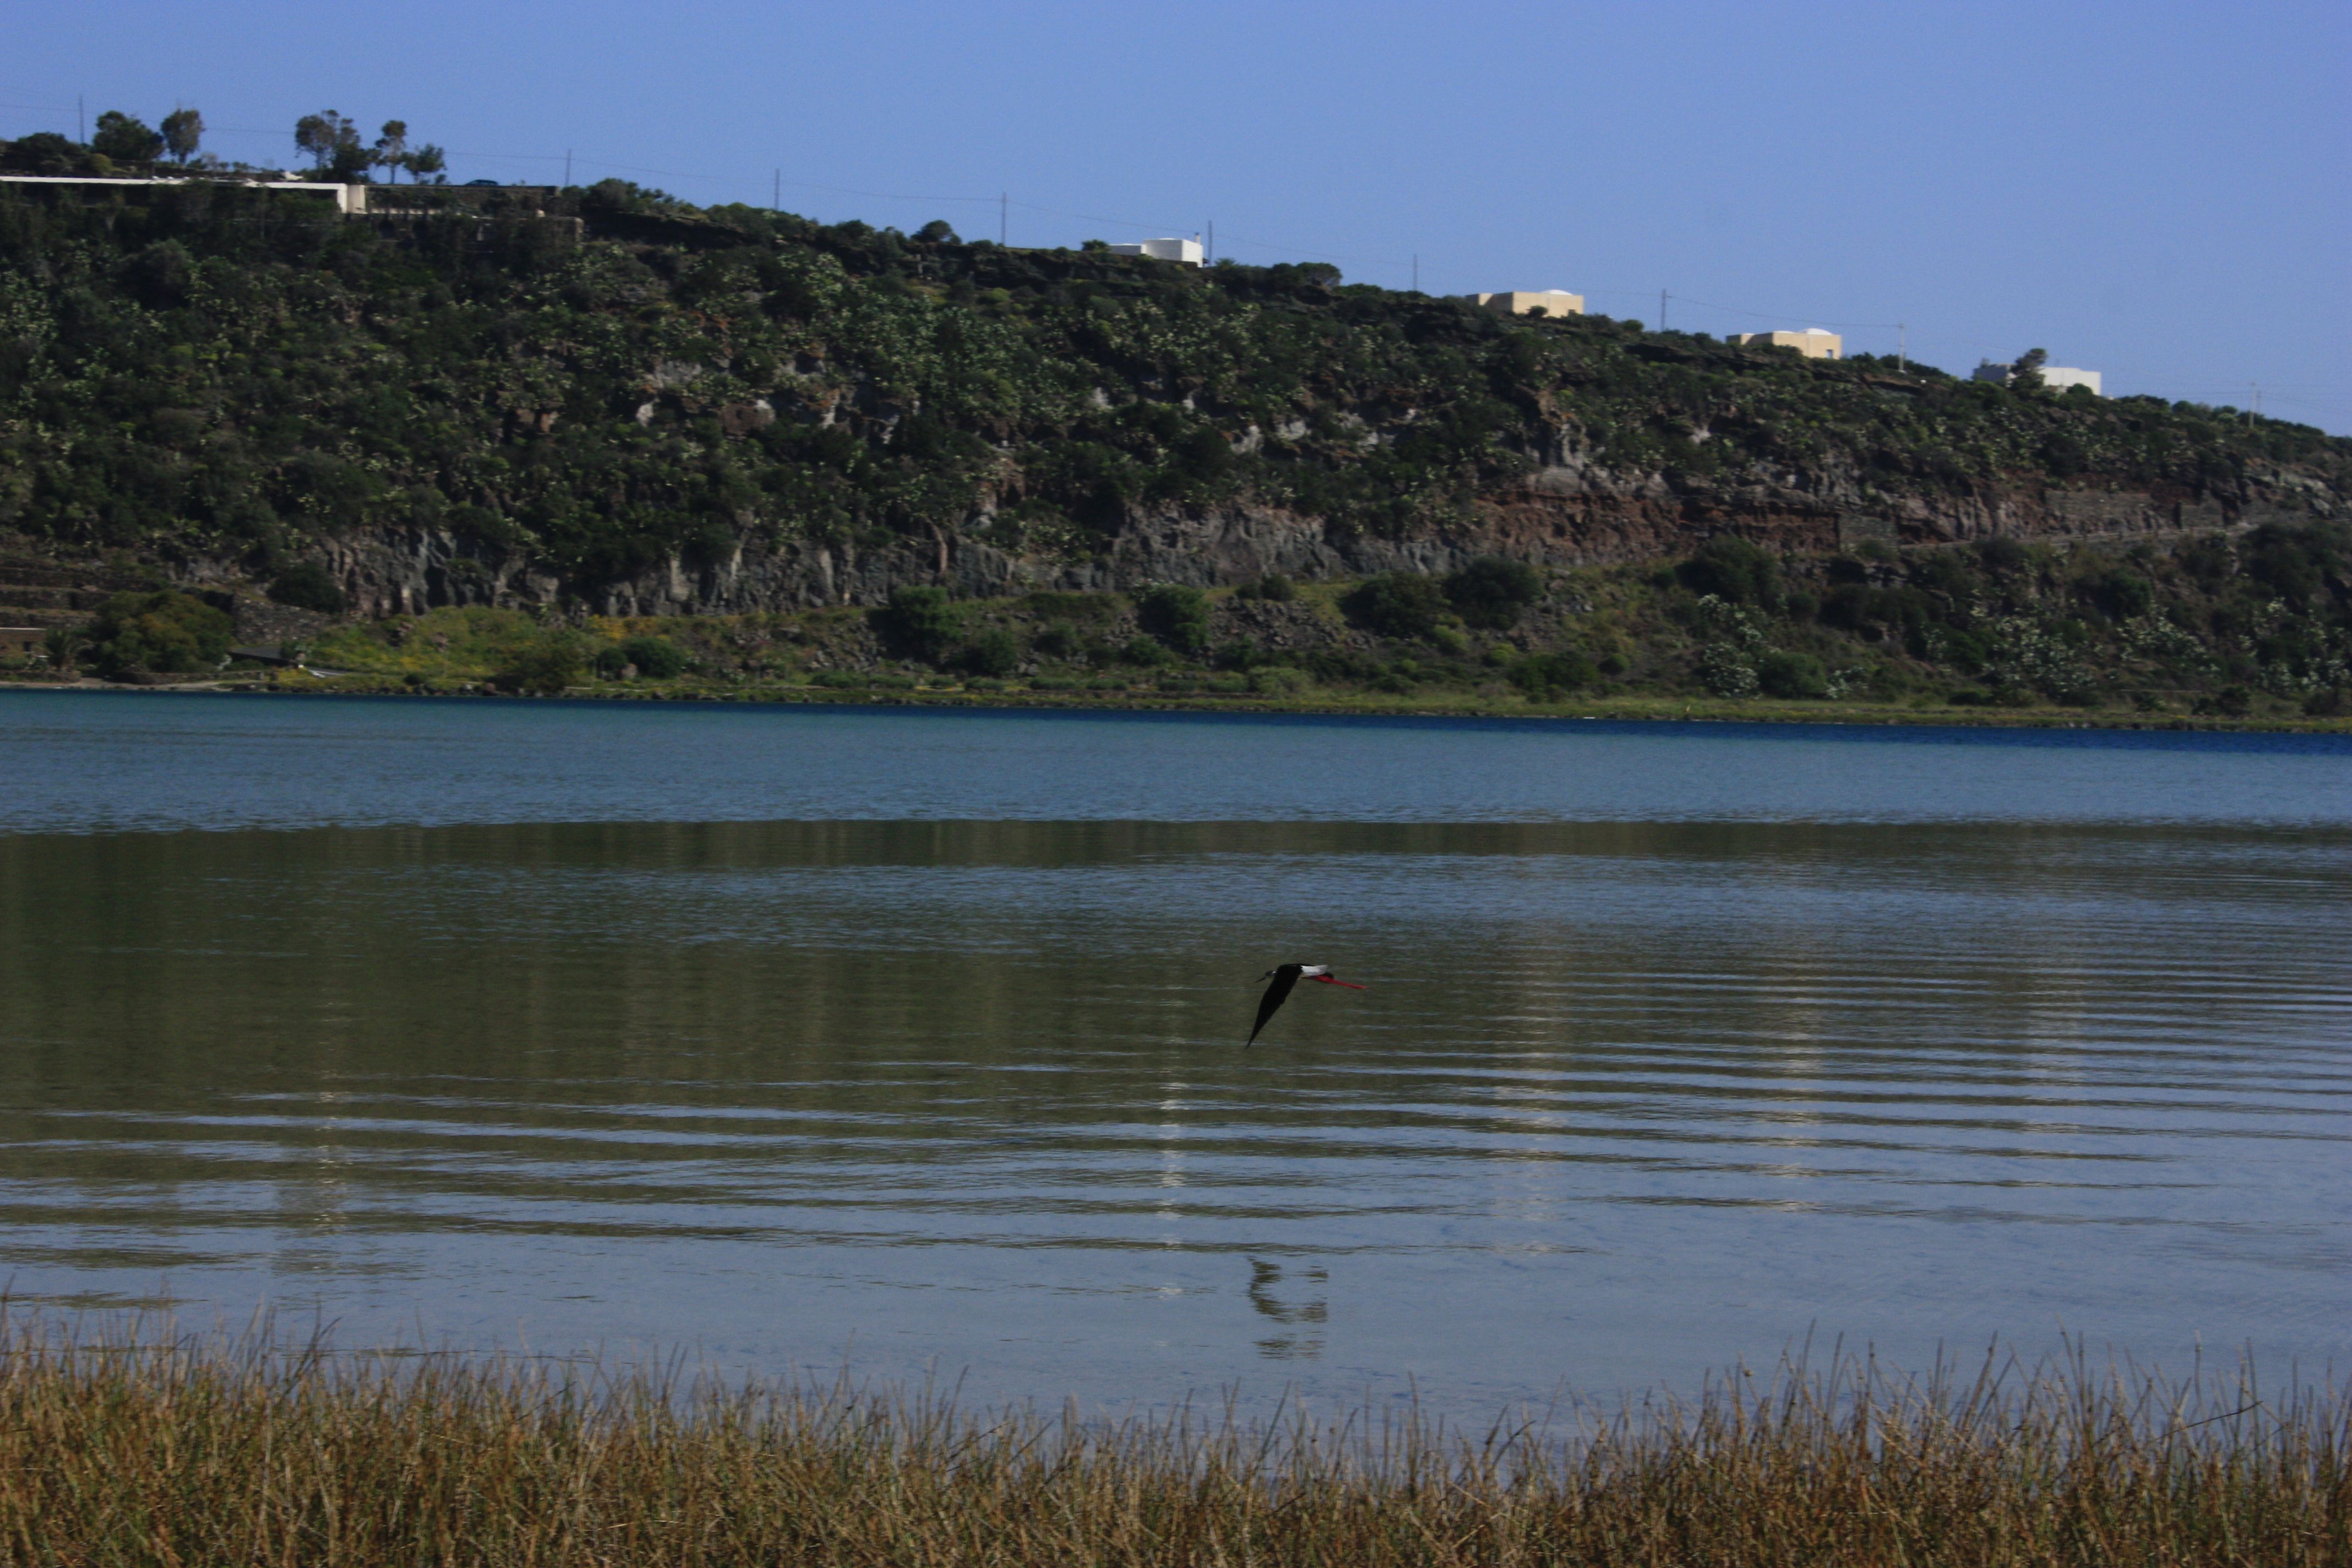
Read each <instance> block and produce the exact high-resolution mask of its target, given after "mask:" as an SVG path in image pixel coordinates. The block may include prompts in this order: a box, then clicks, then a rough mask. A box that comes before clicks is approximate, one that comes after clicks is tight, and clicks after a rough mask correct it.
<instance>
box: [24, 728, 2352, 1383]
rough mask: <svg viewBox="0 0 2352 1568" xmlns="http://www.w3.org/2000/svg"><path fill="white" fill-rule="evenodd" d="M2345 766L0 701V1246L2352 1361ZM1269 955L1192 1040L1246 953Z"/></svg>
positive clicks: (96, 1254) (1115, 1343) (647, 1338)
mask: <svg viewBox="0 0 2352 1568" xmlns="http://www.w3.org/2000/svg"><path fill="white" fill-rule="evenodd" d="M2347 933H2352V745H2348V744H2347V743H2346V742H2343V741H2340V740H2334V739H2313V738H2306V737H2277V736H2272V737H2235V738H2232V737H2214V736H2192V735H2178V734H2168V735H2133V734H2114V733H2094V732H2023V731H1897V730H1837V729H1820V730H1811V729H1802V730H1788V729H1762V728H1741V727H1720V726H1664V725H1662V726H1641V725H1600V724H1575V723H1560V724H1540V725H1526V724H1521V725H1513V724H1500V723H1478V722H1451V721H1337V720H1269V719H1257V718H1253V719H1234V720H1216V719H1201V718H1192V717H1184V718H1163V717H1153V716H1140V715H1099V716H1079V715H1015V714H974V713H961V712H938V711H916V710H898V711H876V710H778V709H764V710H763V709H748V708H723V707H695V706H688V707H676V708H667V707H650V706H647V707H639V706H625V705H616V706H604V705H592V704H582V703H568V704H523V703H492V702H482V703H473V704H468V703H463V702H422V701H375V702H369V701H328V700H282V699H281V700H267V699H250V700H246V699H213V698H196V697H187V696H169V695H129V694H124V695H112V694H107V695H96V694H93V695H61V694H48V693H41V694H8V695H0V1279H5V1281H6V1282H7V1285H8V1289H9V1290H10V1292H11V1293H12V1294H13V1296H14V1297H15V1299H16V1300H17V1301H19V1302H25V1303H40V1304H46V1305H51V1306H59V1307H67V1306H110V1305H131V1304H140V1303H152V1302H157V1301H171V1302H173V1303H176V1304H177V1305H176V1310H177V1312H178V1314H179V1316H180V1317H181V1319H182V1320H183V1321H195V1322H200V1323H209V1322H211V1321H214V1319H215V1317H219V1316H225V1317H226V1318H228V1319H230V1320H231V1321H242V1320H243V1318H244V1316H245V1315H246V1314H247V1312H249V1311H250V1310H252V1309H253V1308H254V1307H255V1305H256V1304H257V1303H261V1302H268V1303H271V1304H274V1305H275V1306H276V1307H277V1308H278V1309H279V1310H280V1311H281V1312H283V1313H287V1314H289V1315H293V1316H296V1317H299V1319H301V1320H302V1321H309V1319H310V1316H312V1315H313V1314H315V1315H317V1316H320V1317H323V1318H325V1319H328V1320H331V1321H334V1322H336V1323H337V1324H338V1325H339V1330H338V1336H339V1338H340V1339H341V1341H343V1342H346V1343H352V1342H358V1343H368V1342H386V1341H399V1342H408V1343H415V1342H429V1343H436V1344H461V1345H476V1346H492V1345H496V1346H504V1347H509V1348H512V1347H519V1346H529V1347H530V1348H531V1349H534V1350H539V1351H547V1352H574V1351H582V1350H593V1349H596V1348H599V1347H601V1348H602V1349H604V1351H605V1352H607V1353H615V1352H617V1353H621V1354H632V1353H635V1352H640V1351H644V1350H647V1349H670V1348H684V1349H685V1350H687V1351H688V1352H692V1353H699V1354H701V1355H703V1356H706V1357H708V1358H709V1359H710V1360H712V1361H715V1362H717V1363H720V1364H722V1365H724V1366H727V1367H730V1368H749V1369H751V1370H754V1371H758V1372H762V1373H770V1374H779V1373H793V1372H794V1371H795V1370H797V1369H803V1368H817V1369H825V1370H830V1369H837V1368H839V1367H841V1366H842V1365H844V1364H847V1365H848V1366H850V1367H851V1368H852V1369H853V1370H855V1371H857V1372H860V1373H868V1374H872V1375H876V1376H879V1377H885V1378H891V1379H904V1378H919V1377H920V1376H922V1375H923V1374H924V1373H926V1371H927V1370H928V1371H936V1372H937V1373H938V1374H940V1376H942V1377H943V1378H946V1379H950V1380H952V1379H955V1378H957V1377H959V1376H961V1378H962V1379H963V1380H964V1386H965V1388H966V1390H967V1391H968V1393H969V1394H971V1395H973V1396H974V1397H977V1398H979V1399H982V1400H984V1401H993V1400H1000V1399H1008V1398H1034V1399H1037V1400H1040V1401H1045V1402H1052V1401H1057V1400H1059V1399H1061V1398H1062V1397H1064V1396H1066V1395H1068V1396H1075V1397H1076V1398H1077V1399H1079V1400H1080V1401H1081V1402H1083V1403H1085V1404H1087V1405H1091V1406H1094V1407H1108V1408H1123V1407H1126V1406H1129V1405H1134V1404H1139V1403H1149V1402H1159V1401H1164V1400H1168V1399H1171V1398H1174V1397H1177V1396H1180V1395H1181V1394H1184V1393H1186V1392H1187V1391H1192V1392H1194V1393H1196V1394H1214V1393H1215V1391H1217V1390H1219V1389H1220V1388H1223V1387H1226V1386H1229V1385H1238V1386H1239V1387H1240V1388H1241V1389H1242V1390H1243V1392H1244V1397H1245V1398H1246V1399H1249V1400H1259V1399H1265V1398H1271V1397H1272V1396H1273V1395H1275V1394H1279V1393H1280V1392H1281V1391H1282V1390H1284V1389H1286V1388H1291V1389H1297V1390H1300V1391H1303V1392H1304V1393H1306V1394H1309V1395H1312V1396H1315V1397H1317V1398H1319V1399H1325V1400H1349V1399H1358V1398H1362V1397H1365V1396H1370V1397H1372V1398H1374V1399H1389V1398H1394V1397H1398V1396H1400V1395H1402V1394H1403V1393H1404V1391H1405V1390H1406V1389H1407V1388H1408V1387H1409V1386H1417V1387H1418V1389H1419V1391H1420V1394H1421V1395H1422V1397H1423V1400H1424V1403H1425V1404H1426V1403H1434V1404H1435V1405H1437V1406H1439V1407H1441V1408H1450V1409H1457V1410H1460V1411H1463V1412H1465V1413H1473V1412H1487V1411H1491V1410H1493V1409H1495V1408H1496V1407H1498V1406H1500V1405H1503V1404H1506V1403H1509V1402H1515V1401H1520V1400H1525V1399H1528V1398H1535V1399H1541V1398H1544V1397H1547V1396H1549V1394H1552V1393H1553V1392H1554V1391H1555V1390H1556V1389H1558V1388H1559V1387H1560V1386H1562V1385H1566V1386H1569V1387H1571V1388H1575V1389H1579V1390H1583V1391H1588V1392H1600V1393H1612V1392H1614V1391H1617V1390H1621V1389H1629V1388H1641V1387H1646V1386H1649V1385H1652V1384H1660V1383H1664V1384H1672V1385H1675V1386H1677V1387H1681V1388H1685V1389H1687V1388H1689V1387H1692V1386H1695V1385H1696V1383H1697V1381H1698V1379H1699V1378H1700V1377H1701V1376H1702V1375H1703V1374H1704V1373H1706V1372H1707V1371H1709V1370H1710V1369H1716V1368H1720V1367H1722V1366H1724V1365H1726V1364H1727V1363H1729V1362H1731V1361H1732V1360H1734V1359H1735V1358H1742V1357H1744V1358H1746V1359H1748V1361H1749V1362H1750V1363H1757V1362H1766V1363H1769V1361H1771V1360H1772V1359H1773V1358H1775V1357H1776V1356H1777V1355H1778V1354H1779V1353H1780V1352H1781V1351H1782V1350H1783V1349H1784V1348H1785V1347H1787V1346H1789V1345H1790V1344H1791V1343H1793V1342H1801V1341H1802V1340H1803V1339H1804V1338H1805V1336H1806V1335H1807V1334H1808V1333H1809V1332H1810V1333H1811V1335H1812V1336H1813V1337H1814V1339H1815V1341H1816V1342H1817V1343H1818V1344H1822V1345H1826V1344H1827V1343H1828V1342H1831V1341H1832V1340H1833V1339H1836V1338H1837V1337H1839V1336H1843V1338H1844V1340H1845V1341H1846V1342H1847V1343H1848V1344H1849V1345H1853V1344H1860V1343H1867V1344H1870V1345H1873V1346H1874V1347H1875V1348H1876V1350H1877V1351H1878V1352H1879V1353H1880V1354H1881V1356H1882V1357H1884V1358H1887V1359H1891V1360H1893V1361H1895V1362H1896V1363H1902V1364H1908V1365H1918V1364H1921V1363H1926V1362H1927V1361H1929V1360H1931V1359H1932V1358H1933V1357H1934V1356H1935V1354H1936V1353H1937V1349H1938V1347H1939V1346H1941V1347H1944V1348H1946V1349H1950V1350H1958V1351H1962V1352H1973V1351H1974V1350H1975V1349H1976V1348H1978V1347H1980V1346H1981V1345H1982V1343H1983V1342H1986V1341H1987V1340H1989V1339H1990V1338H1992V1337H1993V1336H1995V1335H1999V1336H2001V1337H2002V1338H2004V1339H2010V1340H2014V1341H2015V1342H2018V1343H2019V1344H2020V1345H2021V1346H2022V1347H2024V1348H2026V1349H2027V1350H2029V1351H2037V1350H2042V1349H2046V1348H2048V1347H2050V1346H2052V1345H2053V1344H2054V1343H2055V1342H2057V1336H2058V1335H2059V1333H2060V1332H2061V1331H2065V1332H2068V1333H2073V1334H2079V1335H2082V1336H2084V1338H2085V1339H2086V1340H2087V1341H2088V1342H2089V1343H2090V1344H2091V1345H2092V1347H2093V1348H2094V1349H2095V1351H2097V1352H2102V1353H2104V1352H2107V1351H2109V1350H2112V1351H2113V1352H2116V1353H2117V1354H2123V1355H2130V1356H2133V1357H2136V1358H2137V1359H2138V1360H2140V1361H2142V1362H2155V1363H2161V1364H2163V1365H2166V1366H2168V1367H2174V1368H2179V1369H2185V1368H2186V1366H2187V1365H2188V1363H2189V1358H2190V1357H2191V1356H2192V1355H2193V1354H2194V1353H2195V1352H2196V1350H2197V1347H2198V1346H2200V1344H2201V1345H2202V1346H2203V1347H2205V1349H2206V1352H2207V1353H2208V1354H2209V1356H2210V1355H2216V1354H2218V1355H2221V1356H2223V1357H2227V1356H2230V1355H2233V1354H2235V1353H2236V1352H2237V1351H2238V1350H2240V1349H2241V1348H2242V1347H2245V1346H2248V1345H2251V1346H2252V1348H2253V1349H2254V1351H2255V1352H2256V1353H2257V1354H2258V1355H2259V1356H2260V1358H2261V1359H2262V1361H2263V1363H2264V1364H2265V1366H2266V1367H2269V1368H2273V1369H2275V1370H2276V1371H2277V1372H2278V1373H2281V1374H2284V1372H2285V1370H2286V1366H2287V1363H2289V1362H2291V1361H2292V1362H2295V1363H2299V1364H2300V1366H2301V1368H2302V1369H2303V1370H2304V1371H2305V1372H2306V1373H2318V1372H2324V1371H2325V1370H2326V1367H2327V1365H2328V1363H2330V1362H2331V1361H2332V1362H2333V1363H2335V1364H2336V1369H2337V1370H2338V1371H2339V1373H2340V1372H2342V1371H2344V1370H2345V1369H2347V1367H2352V1213H2347V1197H2346V1194H2347V1175H2352V941H2347ZM1286 958H1297V959H1302V960H1308V961H1318V960H1319V961H1325V962H1329V963H1334V964H1336V965H1337V966H1338V968H1339V973H1341V974H1342V975H1344V976H1347V977H1348V978H1350V979H1353V980H1359V981H1362V982H1365V983H1367V984H1369V986H1370V989H1368V990H1365V991H1360V992H1355V991H1339V990H1330V989H1326V988H1321V987H1313V986H1309V987H1305V988H1303V989H1302V991H1301V993H1300V994H1298V995H1297V997H1296V998H1295V999H1294V1000H1293V1001H1292V1003H1291V1004H1290V1005H1289V1007H1288V1008H1287V1009H1286V1011H1285V1012H1284V1013H1283V1014H1282V1015H1281V1016H1280V1017H1279V1018H1278V1019H1277V1020H1276V1023H1275V1025H1274V1026H1272V1027H1271V1028H1269V1030H1268V1031H1267V1037H1266V1038H1265V1039H1263V1040H1261V1041H1260V1042H1259V1044H1258V1045H1257V1047H1255V1048H1254V1049H1250V1050H1244V1049H1243V1048H1242V1047H1241V1040H1242V1037H1244V1035H1245V1034H1246V1033H1247V1032H1248V1026H1249V1021H1250V1016H1251V1013H1252V1009H1253V1005H1254V1002H1255V987H1254V986H1253V985H1252V984H1250V982H1251V977H1252V976H1254V975H1255V974H1257V973H1259V972H1260V971H1262V970H1263V969H1265V968H1266V967H1267V966H1268V965H1270V964H1272V963H1276V962H1279V961H1281V960H1284V959H1286Z"/></svg>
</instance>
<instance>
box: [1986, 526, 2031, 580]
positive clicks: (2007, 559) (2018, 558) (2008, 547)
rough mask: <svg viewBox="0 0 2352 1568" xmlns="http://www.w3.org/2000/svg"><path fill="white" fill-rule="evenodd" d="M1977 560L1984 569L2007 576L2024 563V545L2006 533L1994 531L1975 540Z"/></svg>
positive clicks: (2019, 568)
mask: <svg viewBox="0 0 2352 1568" xmlns="http://www.w3.org/2000/svg"><path fill="white" fill-rule="evenodd" d="M1977 560H1978V561H1979V563H1982V564H1983V566H1984V569H1985V570H1986V571H1988V572H1991V573H1996V574H2000V575H2001V576H2007V575H2008V574H2011V573H2012V572H2016V571H2019V570H2021V568H2022V567H2023V566H2024V565H2025V562H2026V553H2025V546H2024V545H2022V544H2020V543H2019V542H2017V541H2016V540H2014V539H2011V537H2010V536H2009V535H2008V534H2006V533H1996V534H1994V535H1993V536H1992V537H1991V538H1990V539H1979V540H1978V541H1977Z"/></svg>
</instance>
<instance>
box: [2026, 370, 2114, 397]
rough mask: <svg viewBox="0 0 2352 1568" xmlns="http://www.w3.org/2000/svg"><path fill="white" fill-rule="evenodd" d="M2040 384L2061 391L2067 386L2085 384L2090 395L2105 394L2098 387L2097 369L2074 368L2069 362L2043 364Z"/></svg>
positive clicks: (2098, 395) (2102, 395)
mask: <svg viewBox="0 0 2352 1568" xmlns="http://www.w3.org/2000/svg"><path fill="white" fill-rule="evenodd" d="M2042 385H2044V386H2046V387H2048V388H2049V389H2050V390H2051V391H2053V392H2063V391H2065V390H2066V389H2067V388H2069V387H2074V386H2087V387H2089V388H2090V389H2091V395H2092V396H2094V397H2105V395H2106V393H2105V391H2104V390H2102V389H2101V387H2100V384H2099V373H2098V372H2097V371H2095V370H2076V369H2075V368H2074V366H2073V365H2071V364H2045V365H2043V366H2042Z"/></svg>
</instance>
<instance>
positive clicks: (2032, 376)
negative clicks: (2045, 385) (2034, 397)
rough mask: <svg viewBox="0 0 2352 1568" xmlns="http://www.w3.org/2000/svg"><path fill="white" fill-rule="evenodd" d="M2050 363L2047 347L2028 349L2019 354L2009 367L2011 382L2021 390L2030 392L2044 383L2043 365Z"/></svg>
mask: <svg viewBox="0 0 2352 1568" xmlns="http://www.w3.org/2000/svg"><path fill="white" fill-rule="evenodd" d="M2048 363H2050V351H2049V350H2047V349H2028V350H2026V351H2025V352H2024V353H2021V354H2020V355H2018V356H2017V363H2015V364H2012V365H2011V366H2010V367H2009V384H2010V385H2011V386H2013V387H2016V388H2017V389H2018V390H2019V391H2021V392H2030V391H2032V389H2033V388H2035V387H2037V386H2040V385H2041V384H2042V366H2043V365H2045V364H2048Z"/></svg>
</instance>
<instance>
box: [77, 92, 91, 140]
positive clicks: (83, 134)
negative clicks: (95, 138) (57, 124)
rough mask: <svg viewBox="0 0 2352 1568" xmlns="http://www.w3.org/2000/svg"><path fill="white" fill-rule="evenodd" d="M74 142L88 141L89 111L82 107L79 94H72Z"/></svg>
mask: <svg viewBox="0 0 2352 1568" xmlns="http://www.w3.org/2000/svg"><path fill="white" fill-rule="evenodd" d="M74 140H75V141H77V142H87V141H89V110H88V109H87V108H85V107H84V106H83V103H82V98H81V94H79V93H75V94H74Z"/></svg>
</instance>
